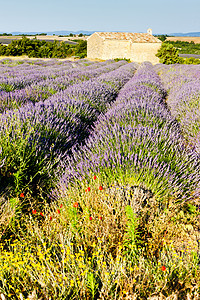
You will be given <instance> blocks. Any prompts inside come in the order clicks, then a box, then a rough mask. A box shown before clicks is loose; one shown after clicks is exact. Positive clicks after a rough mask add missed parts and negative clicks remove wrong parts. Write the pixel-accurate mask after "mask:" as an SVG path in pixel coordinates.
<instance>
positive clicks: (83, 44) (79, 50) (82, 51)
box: [75, 40, 87, 58]
mask: <svg viewBox="0 0 200 300" xmlns="http://www.w3.org/2000/svg"><path fill="white" fill-rule="evenodd" d="M75 55H77V56H79V57H80V58H84V57H86V56H87V41H83V40H81V41H79V43H78V44H77V45H76V49H75Z"/></svg>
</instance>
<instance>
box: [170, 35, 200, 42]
mask: <svg viewBox="0 0 200 300" xmlns="http://www.w3.org/2000/svg"><path fill="white" fill-rule="evenodd" d="M166 40H167V41H172V42H176V41H182V42H194V43H195V44H200V37H199V36H169V37H167V39H166Z"/></svg>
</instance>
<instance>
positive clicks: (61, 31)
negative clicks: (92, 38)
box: [0, 30, 95, 35]
mask: <svg viewBox="0 0 200 300" xmlns="http://www.w3.org/2000/svg"><path fill="white" fill-rule="evenodd" d="M94 32H95V31H85V30H79V31H67V30H60V31H41V32H40V31H39V32H38V31H37V32H36V31H31V32H20V31H13V32H9V33H11V34H12V35H23V34H24V35H36V34H41V33H46V34H47V35H54V34H55V35H69V34H70V33H72V34H80V33H82V34H83V35H91V34H92V33H94ZM3 33H4V32H0V34H3Z"/></svg>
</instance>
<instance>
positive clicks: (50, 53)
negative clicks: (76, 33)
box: [0, 36, 87, 58]
mask: <svg viewBox="0 0 200 300" xmlns="http://www.w3.org/2000/svg"><path fill="white" fill-rule="evenodd" d="M0 55H1V56H21V55H27V56H28V57H38V58H66V57H70V56H78V57H79V58H84V57H86V56H87V41H83V40H77V44H76V45H72V44H66V43H65V42H63V41H57V40H54V42H53V43H51V42H47V41H40V40H38V39H36V38H34V39H29V38H27V37H25V36H24V37H22V39H19V40H13V41H12V42H11V44H9V45H3V44H0Z"/></svg>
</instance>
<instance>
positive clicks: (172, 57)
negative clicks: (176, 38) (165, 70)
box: [156, 43, 183, 65]
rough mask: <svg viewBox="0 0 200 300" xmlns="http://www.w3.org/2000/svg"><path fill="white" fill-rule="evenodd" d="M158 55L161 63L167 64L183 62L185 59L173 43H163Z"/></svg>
mask: <svg viewBox="0 0 200 300" xmlns="http://www.w3.org/2000/svg"><path fill="white" fill-rule="evenodd" d="M156 56H157V57H159V59H160V63H162V64H166V65H169V64H179V63H182V62H183V59H182V58H181V57H179V55H178V50H177V49H176V48H175V47H174V46H173V45H171V44H166V43H162V45H161V47H160V49H159V50H158V52H157V54H156Z"/></svg>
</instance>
